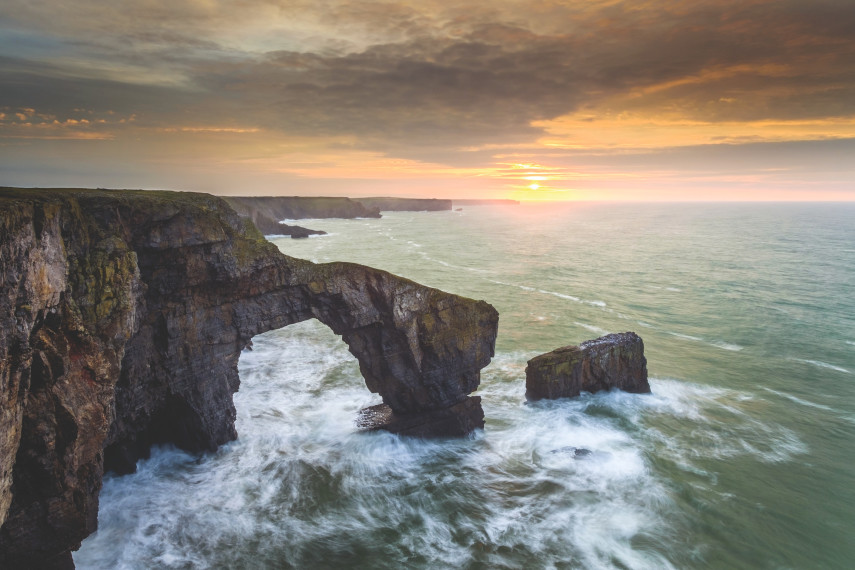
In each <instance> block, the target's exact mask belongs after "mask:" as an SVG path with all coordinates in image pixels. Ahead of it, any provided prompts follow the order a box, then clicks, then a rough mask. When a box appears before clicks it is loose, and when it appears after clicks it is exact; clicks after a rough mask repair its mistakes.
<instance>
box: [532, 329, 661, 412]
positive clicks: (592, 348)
mask: <svg viewBox="0 0 855 570" xmlns="http://www.w3.org/2000/svg"><path fill="white" fill-rule="evenodd" d="M525 387H526V392H525V395H526V398H527V399H529V400H540V399H544V398H545V399H555V398H572V397H575V396H578V395H579V394H580V393H581V392H592V393H593V392H600V391H602V390H611V389H612V388H617V389H619V390H623V391H625V392H632V393H636V394H645V393H648V392H650V384H648V382H647V359H646V358H645V357H644V342H643V341H642V340H641V337H639V336H638V335H637V334H635V333H634V332H625V333H615V334H609V335H606V336H602V337H600V338H596V339H594V340H588V341H585V342H583V343H582V344H580V345H579V346H565V347H562V348H556V349H555V350H553V351H552V352H547V353H546V354H541V355H540V356H536V357H534V358H532V359H531V360H529V361H528V366H526V369H525Z"/></svg>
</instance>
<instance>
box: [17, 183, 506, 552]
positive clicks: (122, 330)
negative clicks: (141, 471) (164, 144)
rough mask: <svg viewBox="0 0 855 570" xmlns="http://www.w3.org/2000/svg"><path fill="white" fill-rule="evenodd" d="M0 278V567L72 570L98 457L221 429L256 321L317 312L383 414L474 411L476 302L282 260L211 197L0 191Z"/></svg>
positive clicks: (491, 337)
mask: <svg viewBox="0 0 855 570" xmlns="http://www.w3.org/2000/svg"><path fill="white" fill-rule="evenodd" d="M0 275H2V279H3V280H4V281H3V290H2V296H0V355H2V361H0V524H2V527H0V567H62V566H68V565H70V564H71V556H70V550H72V549H74V548H76V547H77V546H78V545H79V543H80V541H81V540H82V539H83V538H84V537H85V536H87V535H88V534H89V533H91V532H92V531H93V530H94V528H95V526H96V524H97V521H96V516H97V506H98V505H97V502H98V493H99V491H100V487H101V477H102V473H103V470H104V468H105V465H106V467H107V468H110V469H115V470H118V471H120V472H127V471H131V470H133V468H134V464H135V462H136V460H137V459H139V458H140V457H142V456H145V455H146V454H147V453H148V449H149V448H150V446H151V445H152V444H154V443H160V442H172V443H175V444H176V445H178V446H180V447H182V448H184V449H188V450H192V451H199V450H211V449H214V448H216V447H217V446H218V445H220V444H222V443H225V442H227V441H230V440H232V439H234V438H235V437H236V436H237V434H236V433H235V429H234V417H235V411H234V406H233V403H232V394H233V393H234V392H235V391H236V390H237V388H238V386H239V379H238V374H237V361H238V358H239V355H240V351H241V350H242V349H243V348H244V347H245V346H246V344H247V343H248V341H249V339H250V338H251V337H252V336H253V335H255V334H258V333H260V332H264V331H267V330H271V329H275V328H279V327H282V326H286V325H288V324H291V323H295V322H298V321H302V320H306V319H309V318H312V317H315V318H318V319H319V320H321V321H322V322H324V323H326V324H327V325H328V326H330V327H331V328H332V329H333V330H334V331H335V332H336V333H337V334H340V335H341V336H342V339H343V340H344V341H345V342H346V343H347V344H348V347H349V349H350V351H351V352H352V353H353V354H354V355H355V356H356V357H357V359H358V361H359V364H360V369H361V371H362V374H363V376H364V377H365V381H366V385H367V386H368V388H369V389H370V390H372V391H374V392H378V393H379V394H381V396H382V397H383V401H384V404H385V405H387V406H388V407H389V409H390V410H392V411H393V412H394V415H395V416H396V417H397V418H404V419H405V420H406V419H408V418H416V420H415V421H417V422H422V423H424V422H423V418H425V417H433V416H436V417H437V418H441V420H442V421H439V419H437V420H436V421H434V420H430V421H428V422H427V424H425V425H427V428H426V429H425V430H423V432H424V434H426V435H430V434H432V433H434V434H435V433H452V434H455V433H456V434H460V433H466V432H467V431H469V430H471V429H472V427H477V425H478V423H477V421H476V422H475V423H473V421H472V420H471V418H472V417H483V412H482V411H481V408H480V402H479V401H478V399H477V398H471V397H469V396H468V394H469V393H470V392H472V391H473V390H474V389H475V388H477V386H478V382H479V377H480V369H481V368H483V367H484V366H486V365H487V363H488V362H489V360H490V358H491V356H492V354H493V347H494V343H495V335H496V328H497V321H498V315H497V313H496V311H495V310H494V309H493V308H492V307H491V306H490V305H488V304H486V303H484V302H481V301H473V300H470V299H465V298H462V297H458V296H455V295H450V294H447V293H443V292H441V291H437V290H435V289H431V288H428V287H424V286H421V285H419V284H417V283H413V282H411V281H408V280H406V279H402V278H399V277H396V276H394V275H391V274H389V273H385V272H382V271H377V270H373V269H370V268H367V267H362V266H358V265H353V264H345V263H333V264H325V265H314V264H312V263H309V262H306V261H302V260H298V259H294V258H289V257H287V256H284V255H282V254H281V253H280V252H279V251H278V250H277V249H276V248H275V247H274V246H273V245H272V244H270V243H268V242H266V241H265V240H264V239H263V238H262V236H261V235H260V233H259V232H258V230H256V229H255V228H254V227H253V226H252V225H251V224H248V223H247V222H246V220H244V219H242V218H240V217H238V216H237V215H236V214H235V213H234V211H233V210H231V209H230V208H229V207H228V206H227V205H226V204H225V203H224V202H223V201H222V200H220V199H218V198H214V197H212V196H208V195H204V194H189V193H186V194H185V193H167V192H121V193H120V192H110V191H48V190H15V189H0ZM473 410H474V411H473ZM449 414H450V417H451V418H452V421H451V422H450V423H449V419H448V418H449ZM479 414H480V416H479ZM457 416H460V417H462V418H463V419H462V420H460V421H457V422H456V423H455V421H454V418H455V417H457ZM432 422H433V423H435V425H434V426H433V427H431V426H432V425H433V424H432ZM411 423H412V422H411ZM400 425H401V424H400V421H399V422H398V423H397V424H395V423H394V422H387V423H386V424H384V426H383V427H385V428H386V429H391V430H395V429H397V428H396V426H400ZM449 425H452V426H455V425H456V426H457V427H456V428H454V427H453V428H452V429H451V430H450V431H449V428H448V426H449ZM398 431H402V432H405V433H406V432H407V431H406V430H404V429H399V430H398Z"/></svg>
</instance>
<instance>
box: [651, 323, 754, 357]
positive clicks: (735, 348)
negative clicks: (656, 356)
mask: <svg viewBox="0 0 855 570" xmlns="http://www.w3.org/2000/svg"><path fill="white" fill-rule="evenodd" d="M639 324H641V323H639ZM648 326H651V328H656V327H652V325H648ZM665 332H666V333H668V334H670V335H671V336H676V337H677V338H682V339H685V340H691V341H695V342H701V343H704V344H707V345H709V346H714V347H716V348H721V349H722V350H729V351H731V352H739V351H740V350H743V349H744V348H745V347H743V346H740V345H738V344H733V343H730V342H724V341H721V340H705V339H703V338H701V337H699V336H692V335H688V334H683V333H678V332H673V331H665Z"/></svg>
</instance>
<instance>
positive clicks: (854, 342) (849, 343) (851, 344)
mask: <svg viewBox="0 0 855 570" xmlns="http://www.w3.org/2000/svg"><path fill="white" fill-rule="evenodd" d="M845 342H846V344H848V345H850V346H855V341H851V340H847V341H845Z"/></svg>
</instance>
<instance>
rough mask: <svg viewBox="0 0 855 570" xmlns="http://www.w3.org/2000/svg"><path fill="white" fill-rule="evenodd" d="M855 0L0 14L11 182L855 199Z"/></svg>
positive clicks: (0, 73) (270, 5) (0, 106)
mask: <svg viewBox="0 0 855 570" xmlns="http://www.w3.org/2000/svg"><path fill="white" fill-rule="evenodd" d="M853 30H855V4H853V3H852V2H848V1H844V0H821V1H811V2H807V1H806V0H800V1H796V0H792V1H789V0H788V1H783V2H782V1H779V0H776V1H771V0H749V1H741V2H736V1H735V0H715V1H714V2H705V3H702V4H698V3H695V2H688V1H685V2H666V1H665V0H654V1H653V2H647V3H644V4H638V3H633V2H623V1H613V0H594V1H582V0H571V1H569V2H568V1H562V2H559V1H557V0H539V1H534V2H528V1H527V2H522V1H518V0H506V1H500V2H496V3H489V4H487V3H467V4H464V5H460V4H459V3H453V2H447V1H444V0H436V1H432V0H428V1H420V2H415V1H358V2H348V1H344V0H340V1H339V0H334V1H333V2H330V3H329V4H328V5H325V6H324V7H323V8H321V7H319V6H318V5H317V4H316V3H303V2H294V1H286V0H265V1H264V2H259V3H257V4H251V5H246V4H244V3H240V2H236V1H229V0H209V1H202V0H197V1H193V2H185V3H180V5H176V3H174V2H170V3H167V2H163V1H162V0H153V1H151V2H145V3H138V2H132V1H130V0H121V1H117V2H111V3H109V4H107V5H105V4H104V3H102V2H95V1H94V0H82V1H80V2H75V3H73V5H70V4H68V3H63V2H58V1H51V0H41V1H39V0H35V1H33V0H30V1H23V0H10V1H9V2H7V3H6V4H5V8H4V10H2V12H0V43H2V53H3V56H2V57H0V78H2V79H1V80H0V81H2V89H0V145H2V149H3V151H2V154H0V172H2V177H1V178H0V184H2V185H12V186H43V187H46V186H65V187H68V186H81V187H113V188H164V189H176V190H193V191H203V192H212V193H216V194H222V195H260V194H267V195H276V194H282V195H339V196H377V195H390V196H410V197H436V198H512V199H516V200H525V201H529V200H530V201H543V200H644V201H647V200H650V201H662V200H679V201H686V200H758V201H763V200H776V201H777V200H839V201H850V200H855V160H853V157H855V34H853Z"/></svg>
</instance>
